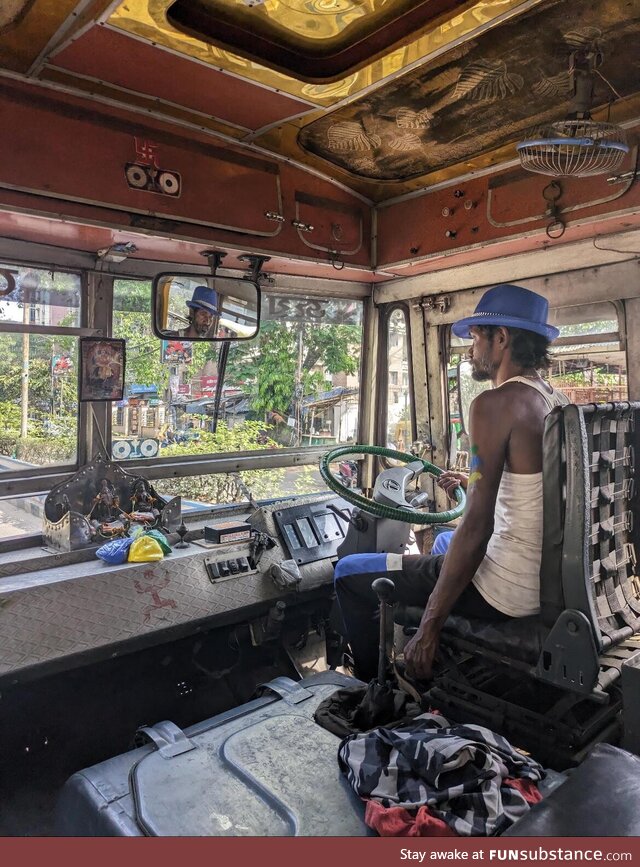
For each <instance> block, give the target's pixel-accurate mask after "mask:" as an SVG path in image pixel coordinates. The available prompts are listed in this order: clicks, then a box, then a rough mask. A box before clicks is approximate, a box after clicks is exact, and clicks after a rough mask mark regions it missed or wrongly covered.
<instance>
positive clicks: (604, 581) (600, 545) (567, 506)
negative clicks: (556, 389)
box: [541, 403, 640, 651]
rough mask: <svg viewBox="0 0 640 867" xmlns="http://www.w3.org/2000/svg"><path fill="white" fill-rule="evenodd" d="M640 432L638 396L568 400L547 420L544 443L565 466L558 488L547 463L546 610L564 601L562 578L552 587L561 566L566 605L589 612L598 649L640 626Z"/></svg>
mask: <svg viewBox="0 0 640 867" xmlns="http://www.w3.org/2000/svg"><path fill="white" fill-rule="evenodd" d="M639 434H640V403H616V404H613V403H609V404H602V405H597V406H596V405H594V404H589V405H587V406H574V405H569V406H566V407H561V408H559V409H558V410H554V411H553V413H552V414H551V416H550V417H549V419H548V420H547V426H546V431H545V450H546V448H547V445H549V450H550V452H549V454H550V456H551V455H552V453H553V457H554V462H555V464H556V468H557V469H558V470H559V472H558V475H557V477H556V482H555V487H554V484H553V477H552V468H551V462H550V465H549V473H548V476H549V478H548V479H547V473H546V464H545V476H544V478H545V501H544V508H545V542H544V549H543V559H542V564H543V565H542V572H541V588H543V589H541V595H542V598H543V605H545V606H546V610H545V613H544V616H545V617H546V616H547V615H548V616H550V615H551V608H552V606H557V605H558V603H559V593H558V584H557V583H556V584H555V585H554V586H553V587H552V586H551V584H552V582H557V578H558V571H559V572H560V576H561V581H560V586H561V588H562V602H563V607H564V608H570V609H576V610H578V611H581V612H582V613H583V614H584V615H585V616H586V617H587V618H588V620H589V622H590V623H591V625H592V629H593V636H594V639H595V643H596V646H597V648H598V650H599V651H602V650H603V649H605V648H607V647H609V646H610V645H612V644H618V643H619V642H621V641H623V640H624V639H625V638H628V637H629V636H631V635H633V634H635V633H637V632H640V581H639V580H638V577H637V576H636V562H637V561H636V553H637V542H638V529H637V520H636V521H634V516H635V517H636V518H637V516H638V493H637V490H636V484H635V463H636V455H637V454H638V444H639V440H638V437H639ZM547 435H548V443H547ZM558 455H559V456H560V464H559V466H558V464H557V456H558ZM546 457H547V454H546V451H545V461H546ZM547 483H548V488H549V491H548V492H547ZM559 487H561V488H562V495H561V496H560V498H559V497H558V488H559ZM547 507H549V513H548V514H547ZM562 513H563V515H564V529H563V530H561V529H560V527H561V526H562V521H561V520H560V521H559V522H558V527H557V528H556V529H555V530H554V526H553V524H554V521H555V519H556V518H557V517H559V516H561V515H562ZM560 535H561V536H562V539H561V544H560ZM560 547H561V552H560V553H561V556H560V557H559V558H557V554H558V551H559V548H560ZM556 558H557V559H556Z"/></svg>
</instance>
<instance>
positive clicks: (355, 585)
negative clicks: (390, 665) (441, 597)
mask: <svg viewBox="0 0 640 867" xmlns="http://www.w3.org/2000/svg"><path fill="white" fill-rule="evenodd" d="M443 562H444V557H442V556H440V557H433V556H431V555H428V554H408V555H406V556H404V557H402V556H400V555H399V554H349V555H348V556H347V557H343V558H342V559H341V560H338V562H337V563H336V568H335V576H334V583H335V588H336V596H337V599H338V604H339V605H340V611H341V612H342V618H343V620H344V626H345V631H346V637H347V638H348V640H349V644H350V645H351V650H352V653H353V659H354V662H355V668H356V675H357V676H358V677H359V678H360V679H361V680H365V681H368V680H371V679H372V678H374V677H375V676H376V671H377V667H378V632H379V627H378V623H377V619H376V615H377V613H378V597H377V596H376V594H375V593H374V591H373V590H372V589H371V582H372V581H373V580H374V578H380V577H385V578H391V580H392V581H393V583H394V584H395V586H396V590H395V599H396V601H398V602H401V603H403V604H404V605H408V606H415V607H420V608H425V607H426V604H427V602H428V601H429V596H430V595H431V592H432V590H433V589H434V587H435V586H436V581H437V580H438V576H439V575H440V570H441V568H442V564H443ZM452 613H454V614H462V615H464V616H465V617H479V618H481V619H483V620H492V621H501V620H507V619H508V617H507V615H506V614H503V613H502V612H501V611H498V610H497V609H496V608H494V607H493V606H492V605H489V603H488V602H487V601H486V600H485V599H484V597H483V596H481V595H480V593H479V592H478V590H476V588H475V586H474V585H473V584H468V585H467V586H466V587H465V588H464V590H463V591H462V593H461V594H460V596H459V597H458V600H457V602H456V604H455V606H454V608H453V612H452Z"/></svg>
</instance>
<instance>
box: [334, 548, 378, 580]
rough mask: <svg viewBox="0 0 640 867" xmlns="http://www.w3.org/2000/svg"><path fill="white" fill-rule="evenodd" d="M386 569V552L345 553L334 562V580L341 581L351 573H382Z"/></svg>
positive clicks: (373, 574)
mask: <svg viewBox="0 0 640 867" xmlns="http://www.w3.org/2000/svg"><path fill="white" fill-rule="evenodd" d="M386 571H387V555H386V554H347V556H346V557H341V558H340V560H338V562H337V563H336V566H335V570H334V582H335V584H336V585H337V584H338V582H340V581H343V580H344V579H345V578H348V577H350V576H352V575H371V576H372V578H373V577H376V575H382V574H384V573H385V572H386Z"/></svg>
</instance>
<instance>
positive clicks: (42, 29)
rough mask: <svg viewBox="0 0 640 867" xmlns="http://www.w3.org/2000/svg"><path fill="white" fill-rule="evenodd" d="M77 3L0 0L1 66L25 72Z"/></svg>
mask: <svg viewBox="0 0 640 867" xmlns="http://www.w3.org/2000/svg"><path fill="white" fill-rule="evenodd" d="M77 5H78V0H35V2H31V0H29V2H26V3H25V2H17V0H8V2H6V0H0V67H2V68H4V69H11V70H12V71H14V72H27V71H28V70H29V68H30V67H31V64H32V63H33V62H34V60H36V58H37V57H38V56H39V54H40V52H41V51H42V50H43V49H44V48H45V47H46V46H47V44H48V43H49V41H50V39H51V38H52V37H53V36H54V35H55V34H56V33H57V31H58V30H59V28H60V27H61V26H62V25H63V24H64V22H65V21H66V19H67V18H68V17H69V16H70V15H71V13H72V12H73V10H74V9H75V7H76V6H77ZM5 28H6V29H5Z"/></svg>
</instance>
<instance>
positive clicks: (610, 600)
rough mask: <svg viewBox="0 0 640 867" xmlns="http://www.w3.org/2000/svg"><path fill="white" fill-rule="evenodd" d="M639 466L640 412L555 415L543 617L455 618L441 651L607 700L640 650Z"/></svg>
mask: <svg viewBox="0 0 640 867" xmlns="http://www.w3.org/2000/svg"><path fill="white" fill-rule="evenodd" d="M637 456H638V457H637ZM636 460H640V403H616V404H611V403H609V404H603V405H599V406H596V405H593V404H590V405H586V406H575V405H569V406H564V407H558V408H557V409H554V410H553V411H552V412H551V413H550V415H549V416H548V417H547V421H546V425H545V432H544V440H543V490H544V540H543V552H542V564H541V572H540V587H541V590H540V596H541V611H540V614H539V615H538V616H536V617H527V618H520V619H513V620H509V621H506V622H501V623H488V622H486V621H482V620H476V619H471V618H466V617H461V616H457V615H456V616H451V617H449V618H448V620H447V622H446V625H445V629H444V632H443V637H442V643H443V645H444V646H445V647H449V648H453V649H454V650H456V649H457V650H467V651H472V652H473V653H474V654H482V655H484V656H485V657H489V658H492V659H494V660H495V661H496V662H499V663H501V664H503V665H504V664H506V665H508V666H510V667H514V668H517V669H521V670H523V671H526V672H528V673H529V674H531V675H532V676H533V677H535V678H537V679H538V680H542V681H546V682H548V683H550V684H553V685H554V686H556V687H560V688H561V689H563V690H569V691H571V692H573V693H578V694H581V695H583V696H587V695H591V696H593V697H594V698H600V699H601V700H602V697H603V691H604V690H606V689H607V688H608V687H610V686H611V684H612V683H613V682H614V681H616V680H617V679H618V677H619V676H620V673H621V668H622V665H623V663H624V662H625V661H626V660H628V659H629V658H630V657H631V656H633V655H634V654H635V653H637V652H638V651H639V650H640V579H639V578H638V577H637V576H636V562H637V561H636V556H637V551H638V543H639V541H640V538H639V533H640V524H639V522H638V517H639V516H638V510H639V496H638V490H637V488H636V483H635V472H636ZM634 517H635V519H636V520H635V521H634ZM421 616H422V610H421V609H411V608H399V609H398V611H397V612H396V622H399V623H401V624H403V626H404V628H405V632H408V631H409V630H410V628H411V627H412V626H417V625H418V623H419V621H420V618H421Z"/></svg>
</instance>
